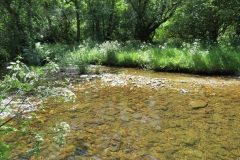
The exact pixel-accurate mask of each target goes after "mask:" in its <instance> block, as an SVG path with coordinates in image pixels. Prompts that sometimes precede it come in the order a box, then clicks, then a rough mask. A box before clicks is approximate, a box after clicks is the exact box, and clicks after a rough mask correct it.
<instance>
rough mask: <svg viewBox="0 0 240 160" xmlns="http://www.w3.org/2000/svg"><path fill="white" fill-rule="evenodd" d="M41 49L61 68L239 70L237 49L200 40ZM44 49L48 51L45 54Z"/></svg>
mask: <svg viewBox="0 0 240 160" xmlns="http://www.w3.org/2000/svg"><path fill="white" fill-rule="evenodd" d="M40 51H41V53H44V54H45V56H49V57H51V58H56V60H57V62H58V63H59V65H60V66H61V68H62V69H63V70H64V68H65V67H66V66H68V65H75V66H78V68H79V71H80V72H81V73H84V72H86V71H87V70H86V67H87V65H88V64H98V65H107V66H121V67H139V68H142V69H147V70H149V69H150V70H156V71H170V72H185V73H202V74H240V52H238V51H237V50H233V49H231V50H230V49H229V48H226V47H221V46H218V47H212V48H210V49H203V48H201V47H200V43H199V42H197V41H196V42H194V43H191V44H190V43H182V44H181V45H179V46H178V47H175V46H174V45H171V44H168V43H163V44H154V45H152V44H147V43H139V42H134V41H133V42H126V43H124V44H122V43H119V42H117V41H111V42H104V43H101V44H98V43H96V42H83V43H82V44H81V45H72V46H69V45H60V44H57V45H41V47H40ZM46 52H47V54H46Z"/></svg>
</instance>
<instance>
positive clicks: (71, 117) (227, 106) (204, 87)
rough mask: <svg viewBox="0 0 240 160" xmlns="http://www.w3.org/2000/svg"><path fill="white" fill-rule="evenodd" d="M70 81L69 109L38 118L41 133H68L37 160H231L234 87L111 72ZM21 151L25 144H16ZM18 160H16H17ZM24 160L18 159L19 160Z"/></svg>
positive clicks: (235, 134) (235, 150) (238, 153)
mask: <svg viewBox="0 0 240 160" xmlns="http://www.w3.org/2000/svg"><path fill="white" fill-rule="evenodd" d="M117 72H118V73H116V74H114V73H113V74H103V75H101V76H97V75H94V76H81V77H78V78H77V79H75V83H74V85H73V86H74V87H73V88H72V91H74V93H75V94H76V95H77V97H78V98H77V101H76V102H74V103H70V104H69V103H64V104H60V105H59V104H58V103H55V102H49V103H48V104H46V105H47V106H51V107H50V109H47V110H46V112H45V113H44V114H40V116H41V118H42V119H43V120H44V121H45V123H44V124H40V123H37V124H34V125H33V128H34V127H35V128H38V127H39V128H41V129H42V130H46V131H47V130H48V129H49V126H52V125H53V124H55V123H57V122H67V123H68V124H69V125H70V127H71V132H70V135H69V136H68V139H67V144H66V145H64V146H63V147H62V148H59V147H57V146H55V145H54V144H48V140H46V141H45V145H46V146H47V147H46V149H44V150H43V152H42V153H41V156H42V157H43V159H51V160H57V159H69V160H79V159H93V160H101V159H103V160H104V159H110V160H113V159H120V160H122V159H130V160H131V159H132V160H137V159H139V160H141V159H142V160H145V159H146V160H148V159H149V160H157V159H161V160H162V159H184V160H186V159H238V158H240V141H239V139H240V116H239V113H240V99H239V93H240V81H239V80H238V79H237V78H235V79H234V78H219V77H202V76H192V75H185V74H173V73H155V72H146V71H140V70H137V69H118V70H117ZM21 141H22V142H23V143H26V146H24V147H19V150H15V152H22V151H24V150H27V147H28V145H29V146H30V145H31V141H30V140H24V139H23V140H21ZM19 159H20V157H19ZM22 159H24V157H23V158H22Z"/></svg>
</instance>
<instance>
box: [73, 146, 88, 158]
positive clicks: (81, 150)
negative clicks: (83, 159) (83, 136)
mask: <svg viewBox="0 0 240 160" xmlns="http://www.w3.org/2000/svg"><path fill="white" fill-rule="evenodd" d="M76 152H77V154H79V155H84V156H88V155H89V154H88V152H87V151H86V150H84V149H81V148H77V149H76Z"/></svg>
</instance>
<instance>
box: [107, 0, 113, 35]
mask: <svg viewBox="0 0 240 160" xmlns="http://www.w3.org/2000/svg"><path fill="white" fill-rule="evenodd" d="M111 2H112V4H111V12H110V16H109V20H108V28H107V35H106V40H111V35H112V32H113V26H114V24H113V23H114V22H113V16H114V9H115V0H112V1H111Z"/></svg>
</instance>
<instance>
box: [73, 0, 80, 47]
mask: <svg viewBox="0 0 240 160" xmlns="http://www.w3.org/2000/svg"><path fill="white" fill-rule="evenodd" d="M74 5H75V9H76V20H77V36H76V41H77V42H79V41H80V22H81V21H80V13H79V8H80V7H79V2H78V0H74Z"/></svg>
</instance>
